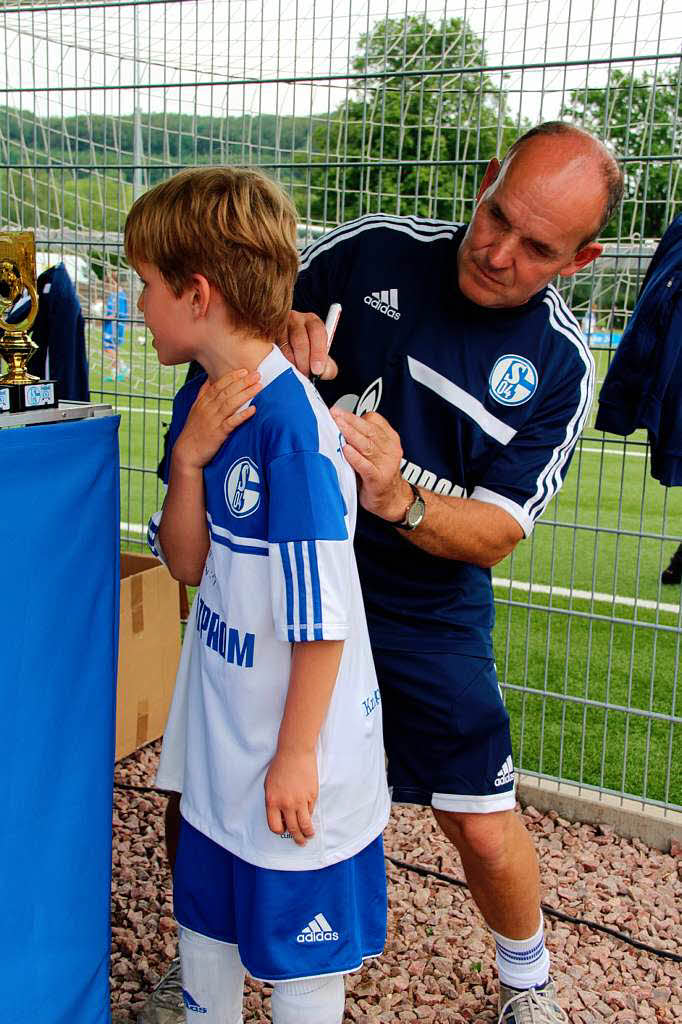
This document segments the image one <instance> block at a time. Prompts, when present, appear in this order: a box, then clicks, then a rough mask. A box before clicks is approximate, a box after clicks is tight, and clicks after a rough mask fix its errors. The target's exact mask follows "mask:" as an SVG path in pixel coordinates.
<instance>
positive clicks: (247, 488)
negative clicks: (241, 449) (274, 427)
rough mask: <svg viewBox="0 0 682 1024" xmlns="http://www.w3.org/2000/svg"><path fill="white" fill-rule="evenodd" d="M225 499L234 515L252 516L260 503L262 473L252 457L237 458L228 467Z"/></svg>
mask: <svg viewBox="0 0 682 1024" xmlns="http://www.w3.org/2000/svg"><path fill="white" fill-rule="evenodd" d="M225 501H226V502H227V507H228V508H229V510H230V512H231V513H232V515H233V516H250V515H251V513H252V512H255V511H256V509H257V508H258V506H259V505H260V474H259V472H258V466H257V465H256V463H255V462H253V461H252V460H251V459H249V458H246V457H243V458H241V459H237V461H236V462H233V463H232V465H231V466H230V468H229V469H228V471H227V473H226V475H225Z"/></svg>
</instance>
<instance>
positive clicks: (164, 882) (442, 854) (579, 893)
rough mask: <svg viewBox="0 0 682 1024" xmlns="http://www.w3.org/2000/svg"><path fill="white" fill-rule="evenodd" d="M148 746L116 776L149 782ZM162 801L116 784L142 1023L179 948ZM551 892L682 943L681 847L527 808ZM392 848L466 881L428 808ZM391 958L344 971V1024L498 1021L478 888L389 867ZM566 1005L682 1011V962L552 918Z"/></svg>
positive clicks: (415, 812) (549, 899)
mask: <svg viewBox="0 0 682 1024" xmlns="http://www.w3.org/2000/svg"><path fill="white" fill-rule="evenodd" d="M158 750H159V745H158V744H152V745H150V746H148V747H146V748H144V749H143V750H140V751H138V752H137V753H136V754H134V755H132V756H131V757H129V758H127V759H126V760H125V761H122V762H121V763H120V764H118V765H117V768H116V780H117V782H121V783H128V784H130V785H149V784H150V783H151V782H152V780H153V775H154V770H155V767H156V762H157V759H158ZM165 802H166V801H165V798H164V797H163V796H162V795H160V794H155V793H154V794H149V795H147V794H139V793H135V792H131V791H126V790H122V789H119V788H117V789H116V790H115V797H114V835H113V843H114V846H113V850H114V852H113V884H112V957H111V961H112V963H111V998H112V1010H113V1012H114V1021H115V1022H116V1024H136V1022H137V1015H138V1013H139V1012H140V1011H141V1010H142V1008H143V1007H144V1005H145V1004H146V1002H147V1000H148V998H149V995H150V993H151V991H152V990H153V989H154V987H155V986H156V984H157V983H158V982H159V980H160V979H161V978H162V977H163V976H164V975H165V974H166V972H167V971H168V968H169V966H170V963H171V961H172V960H173V958H174V957H175V956H176V955H177V950H176V941H175V926H174V921H173V917H172V899H171V886H170V875H169V872H168V868H167V865H166V858H165V850H164V845H163V811H164V807H165ZM524 818H525V821H526V824H527V825H528V827H529V829H530V831H531V832H532V833H533V837H534V840H535V844H536V847H537V849H538V852H539V855H540V860H541V869H542V879H543V886H544V890H543V899H544V901H545V903H547V904H548V905H549V906H551V907H556V908H557V909H560V910H562V911H563V912H565V913H568V914H570V915H573V916H580V917H585V918H588V919H590V920H593V921H597V922H599V923H601V924H605V925H608V926H610V927H612V928H616V929H618V930H620V931H624V932H627V933H628V934H629V935H631V936H633V937H634V938H636V939H639V940H640V941H641V942H645V943H647V944H649V945H652V946H655V947H658V948H661V949H666V950H670V951H673V952H677V953H679V952H680V950H681V948H682V941H681V940H682V914H681V908H682V848H680V849H674V850H673V851H672V853H671V854H670V855H666V854H662V853H660V852H658V851H657V850H652V849H651V848H649V847H647V846H645V845H644V844H643V843H640V842H639V841H638V840H634V841H633V840H626V839H622V838H620V837H619V836H616V835H614V834H613V832H612V831H611V830H610V829H607V828H603V827H593V826H591V825H583V824H580V823H577V822H576V823H570V822H567V821H563V820H562V819H561V818H559V817H557V815H556V814H554V813H551V812H550V814H548V815H541V814H539V813H538V812H537V811H536V810H534V808H532V807H527V808H526V810H525V812H524ZM384 841H385V848H386V853H387V854H389V855H392V856H394V857H396V858H398V859H400V860H404V861H410V862H412V863H414V864H420V865H424V866H426V867H429V868H431V869H434V870H436V871H439V872H444V873H446V874H449V875H453V876H455V877H458V878H461V877H462V873H461V869H460V866H459V861H458V858H457V855H456V854H455V852H454V850H453V849H452V847H451V846H450V845H449V844H448V843H447V842H446V841H445V840H444V839H443V838H442V837H441V835H440V834H439V832H438V830H437V829H436V827H435V823H434V822H433V819H432V818H431V815H430V814H429V813H428V812H426V811H422V810H420V809H418V808H414V807H396V808H395V809H394V811H393V815H392V817H391V821H390V823H389V826H388V828H387V830H386V832H385V834H384ZM387 869H388V893H389V918H388V940H387V944H386V951H385V953H384V955H383V956H382V957H381V958H380V959H379V960H377V961H374V962H373V964H372V965H371V966H368V967H366V968H365V969H363V970H361V971H358V972H357V973H356V974H354V975H352V976H351V977H350V978H349V980H348V986H347V988H348V995H347V999H346V1022H347V1024H348V1022H357V1021H361V1022H370V1021H381V1022H389V1021H391V1022H396V1021H428V1022H431V1021H433V1022H438V1024H440V1022H443V1024H444V1022H446V1021H447V1022H452V1024H455V1022H464V1021H477V1022H479V1024H489V1022H496V1021H497V1016H496V1013H495V1008H496V990H497V985H496V980H495V973H494V969H493V965H494V958H495V953H494V944H493V942H492V940H491V938H490V937H489V935H488V933H487V931H486V929H485V927H484V925H483V921H482V919H481V918H480V916H479V914H478V912H477V910H476V908H475V906H474V904H473V902H472V900H471V898H470V897H469V894H468V891H467V890H466V889H463V888H459V887H455V886H453V885H450V884H448V883H446V882H442V881H439V880H437V879H434V878H424V877H420V876H419V875H416V874H414V873H412V872H407V871H405V870H404V869H401V868H398V867H395V866H394V865H392V864H390V863H389V864H388V865H387ZM547 943H548V946H549V949H550V952H551V954H552V960H553V974H554V977H555V980H556V982H557V986H558V988H559V996H560V1001H561V1003H562V1005H563V1006H564V1007H565V1009H566V1010H567V1012H568V1015H569V1018H570V1020H571V1021H572V1022H573V1024H597V1022H601V1021H609V1022H636V1021H652V1022H659V1024H663V1022H665V1024H673V1022H680V1021H682V965H680V964H679V963H675V962H674V961H672V960H666V959H663V958H660V957H657V956H654V955H653V954H651V953H647V952H643V951H639V950H636V949H634V948H633V947H631V946H629V945H627V944H626V943H624V942H622V941H619V940H618V939H616V938H612V937H610V936H608V935H604V934H602V933H599V932H596V931H594V930H593V929H591V928H589V927H587V926H585V925H573V924H568V923H565V922H562V921H558V920H556V919H553V918H549V917H548V918H547ZM269 992H270V989H269V988H268V986H265V985H260V984H258V983H254V982H250V983H247V992H246V999H245V1013H244V1021H245V1024H255V1022H265V1021H268V1020H269V1019H270V1014H269V1010H270V999H269Z"/></svg>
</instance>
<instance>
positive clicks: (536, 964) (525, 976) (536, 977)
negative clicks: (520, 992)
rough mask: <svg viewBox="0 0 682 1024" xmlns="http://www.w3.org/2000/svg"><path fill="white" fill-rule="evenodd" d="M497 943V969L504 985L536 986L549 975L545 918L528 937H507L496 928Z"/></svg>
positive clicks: (517, 986)
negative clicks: (533, 933) (499, 933)
mask: <svg viewBox="0 0 682 1024" xmlns="http://www.w3.org/2000/svg"><path fill="white" fill-rule="evenodd" d="M491 931H492V929H491ZM493 936H494V938H495V945H496V947H497V970H498V972H499V975H500V981H501V982H502V984H503V985H509V986H511V988H520V989H526V988H537V987H539V986H540V985H544V984H545V982H546V981H547V979H548V978H549V953H548V952H547V950H546V949H545V922H544V921H543V919H542V917H541V918H540V927H539V928H538V930H537V931H536V933H535V935H531V937H530V938H529V939H507V938H505V936H504V935H498V933H497V932H493Z"/></svg>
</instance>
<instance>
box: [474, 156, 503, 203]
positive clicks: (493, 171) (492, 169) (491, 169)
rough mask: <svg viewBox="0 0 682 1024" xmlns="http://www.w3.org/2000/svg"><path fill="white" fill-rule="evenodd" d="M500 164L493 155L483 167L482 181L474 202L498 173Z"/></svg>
mask: <svg viewBox="0 0 682 1024" xmlns="http://www.w3.org/2000/svg"><path fill="white" fill-rule="evenodd" d="M501 166H502V165H501V164H500V161H499V160H498V159H497V157H493V158H492V160H491V161H490V163H489V164H488V166H487V167H486V169H485V174H484V175H483V181H482V182H481V184H480V186H479V189H478V192H477V193H476V202H478V201H479V199H480V198H481V196H482V195H483V193H484V192H486V191H487V189H489V188H490V186H491V185H492V183H493V182H494V181H495V179H496V178H497V175H498V174H499V173H500V167H501Z"/></svg>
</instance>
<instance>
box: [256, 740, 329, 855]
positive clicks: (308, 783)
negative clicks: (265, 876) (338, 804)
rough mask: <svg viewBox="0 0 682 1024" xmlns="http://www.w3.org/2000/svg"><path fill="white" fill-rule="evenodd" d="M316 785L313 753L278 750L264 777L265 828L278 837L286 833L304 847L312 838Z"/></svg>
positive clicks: (317, 788)
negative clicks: (266, 822) (312, 815)
mask: <svg viewBox="0 0 682 1024" xmlns="http://www.w3.org/2000/svg"><path fill="white" fill-rule="evenodd" d="M318 792H319V785H318V779H317V757H316V755H315V751H314V750H313V751H310V752H308V753H299V752H297V751H279V750H278V751H277V753H276V754H275V756H274V757H273V759H272V761H271V762H270V767H269V768H268V772H267V775H266V776H265V810H266V813H267V816H268V828H269V829H270V830H271V831H272V832H274V833H275V835H278V836H281V835H282V834H283V833H284V832H289V833H290V834H291V837H292V838H293V840H294V842H295V843H297V844H298V845H299V846H305V844H306V842H307V841H308V839H310V838H311V836H314V835H315V829H314V828H313V823H312V820H311V814H312V813H313V808H314V807H315V801H316V800H317V794H318Z"/></svg>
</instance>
